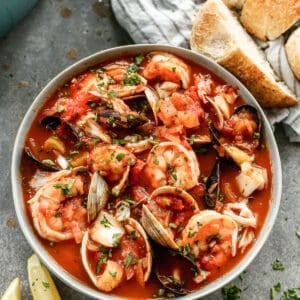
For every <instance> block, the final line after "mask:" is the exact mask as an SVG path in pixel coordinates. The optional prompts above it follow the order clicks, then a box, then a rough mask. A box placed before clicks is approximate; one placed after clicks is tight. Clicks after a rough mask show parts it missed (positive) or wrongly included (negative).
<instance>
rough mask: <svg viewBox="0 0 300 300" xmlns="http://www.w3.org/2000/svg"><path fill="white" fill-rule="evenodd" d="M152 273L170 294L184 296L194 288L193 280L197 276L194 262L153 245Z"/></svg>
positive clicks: (180, 254)
mask: <svg viewBox="0 0 300 300" xmlns="http://www.w3.org/2000/svg"><path fill="white" fill-rule="evenodd" d="M153 251H154V267H153V268H154V272H155V275H156V277H157V279H158V280H159V282H160V283H161V284H162V285H163V286H164V287H165V288H166V289H168V290H170V291H171V292H172V293H175V294H177V295H186V294H189V293H191V292H192V291H193V290H194V289H195V288H196V283H194V281H193V279H194V277H195V276H197V274H198V272H199V271H198V267H197V265H196V264H195V261H194V260H193V259H192V258H191V257H189V256H186V255H184V254H183V253H182V252H180V251H174V250H170V249H167V248H164V247H161V246H160V245H158V244H154V245H153Z"/></svg>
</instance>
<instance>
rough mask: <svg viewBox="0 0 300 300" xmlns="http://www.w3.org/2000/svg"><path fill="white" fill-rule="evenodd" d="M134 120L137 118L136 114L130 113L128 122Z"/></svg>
mask: <svg viewBox="0 0 300 300" xmlns="http://www.w3.org/2000/svg"><path fill="white" fill-rule="evenodd" d="M134 120H135V116H132V115H129V116H128V117H127V121H128V122H132V121H134Z"/></svg>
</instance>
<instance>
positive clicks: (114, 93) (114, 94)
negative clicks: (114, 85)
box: [108, 90, 117, 98]
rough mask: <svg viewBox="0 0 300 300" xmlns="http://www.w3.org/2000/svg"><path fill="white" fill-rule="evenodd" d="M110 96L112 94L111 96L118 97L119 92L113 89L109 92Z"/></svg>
mask: <svg viewBox="0 0 300 300" xmlns="http://www.w3.org/2000/svg"><path fill="white" fill-rule="evenodd" d="M108 96H110V97H111V98H116V96H117V93H116V92H115V91H113V90H111V91H109V92H108Z"/></svg>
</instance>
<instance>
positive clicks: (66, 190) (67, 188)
mask: <svg viewBox="0 0 300 300" xmlns="http://www.w3.org/2000/svg"><path fill="white" fill-rule="evenodd" d="M74 182H75V178H71V179H70V180H69V182H68V184H66V183H56V184H54V185H53V186H54V187H55V188H58V189H61V193H62V195H72V187H73V184H74Z"/></svg>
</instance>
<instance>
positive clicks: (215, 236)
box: [207, 233, 221, 243]
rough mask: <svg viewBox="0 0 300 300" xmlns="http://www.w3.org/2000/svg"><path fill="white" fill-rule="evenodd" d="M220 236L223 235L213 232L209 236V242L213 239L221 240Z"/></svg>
mask: <svg viewBox="0 0 300 300" xmlns="http://www.w3.org/2000/svg"><path fill="white" fill-rule="evenodd" d="M220 238H221V235H220V234H219V233H217V234H211V235H209V236H208V237H207V242H208V243H210V242H212V241H218V240H220Z"/></svg>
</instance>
